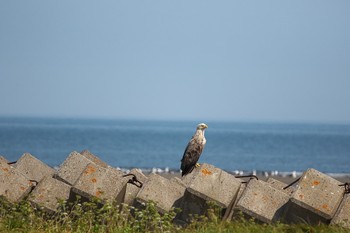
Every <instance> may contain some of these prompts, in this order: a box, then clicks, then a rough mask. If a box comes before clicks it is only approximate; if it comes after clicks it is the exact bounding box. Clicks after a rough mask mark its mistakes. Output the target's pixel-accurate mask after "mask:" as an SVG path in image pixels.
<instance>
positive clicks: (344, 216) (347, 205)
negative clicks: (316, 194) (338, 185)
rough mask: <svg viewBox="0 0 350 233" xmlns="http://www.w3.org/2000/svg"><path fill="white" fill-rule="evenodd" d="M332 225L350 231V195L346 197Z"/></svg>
mask: <svg viewBox="0 0 350 233" xmlns="http://www.w3.org/2000/svg"><path fill="white" fill-rule="evenodd" d="M331 224H332V225H340V226H342V227H345V228H348V229H350V194H346V195H345V196H344V198H343V200H342V202H341V204H340V206H339V209H338V211H337V212H336V213H335V216H334V218H333V219H332V221H331Z"/></svg>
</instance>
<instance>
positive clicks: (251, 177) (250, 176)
mask: <svg viewBox="0 0 350 233" xmlns="http://www.w3.org/2000/svg"><path fill="white" fill-rule="evenodd" d="M247 177H249V180H251V179H254V178H255V179H257V180H259V178H258V177H257V176H256V175H245V176H235V178H247ZM241 183H242V184H246V183H248V181H243V182H241Z"/></svg>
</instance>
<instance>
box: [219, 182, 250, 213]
mask: <svg viewBox="0 0 350 233" xmlns="http://www.w3.org/2000/svg"><path fill="white" fill-rule="evenodd" d="M242 182H243V180H242ZM247 185H248V184H247V183H242V184H241V187H240V188H239V191H238V194H237V197H236V199H235V201H234V203H233V205H232V206H230V207H228V208H227V209H226V211H225V214H224V217H223V219H224V220H232V219H233V218H234V216H235V215H234V214H235V213H236V212H237V211H239V209H238V208H237V203H238V201H239V199H240V198H241V197H242V194H243V192H244V190H245V189H246V187H247Z"/></svg>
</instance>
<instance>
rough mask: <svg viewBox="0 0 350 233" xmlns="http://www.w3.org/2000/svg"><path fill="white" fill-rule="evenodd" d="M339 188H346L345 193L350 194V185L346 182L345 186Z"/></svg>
mask: <svg viewBox="0 0 350 233" xmlns="http://www.w3.org/2000/svg"><path fill="white" fill-rule="evenodd" d="M339 186H344V189H345V193H350V183H348V182H346V183H344V184H340V185H339Z"/></svg>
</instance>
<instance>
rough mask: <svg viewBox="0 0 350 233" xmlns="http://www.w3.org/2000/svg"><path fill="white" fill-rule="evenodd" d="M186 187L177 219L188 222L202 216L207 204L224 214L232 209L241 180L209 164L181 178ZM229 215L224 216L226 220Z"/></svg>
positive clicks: (207, 206)
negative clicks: (214, 206) (209, 203)
mask: <svg viewBox="0 0 350 233" xmlns="http://www.w3.org/2000/svg"><path fill="white" fill-rule="evenodd" d="M182 182H183V183H184V184H185V186H186V187H187V189H186V192H185V194H184V197H183V202H182V205H181V209H182V213H181V214H180V216H179V218H180V219H181V220H183V221H186V222H189V221H190V220H191V218H192V216H194V215H203V214H205V212H206V210H207V209H208V208H209V207H210V206H209V205H208V202H212V204H214V205H217V206H219V207H220V208H222V209H223V210H222V211H223V213H222V215H224V212H225V211H226V212H227V211H230V210H231V209H232V207H233V204H234V202H235V199H236V197H237V194H238V192H239V190H240V187H241V180H240V179H237V178H235V177H234V176H233V175H231V174H229V173H227V172H225V171H223V170H221V169H219V168H216V167H214V166H212V165H210V164H206V163H204V164H202V165H201V166H200V167H198V168H195V169H194V170H193V171H192V172H191V173H190V174H188V175H186V176H184V177H183V178H182ZM228 216H229V214H227V215H226V218H227V217H228Z"/></svg>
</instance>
